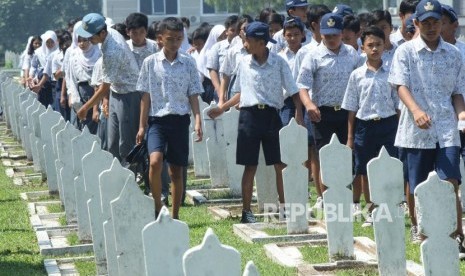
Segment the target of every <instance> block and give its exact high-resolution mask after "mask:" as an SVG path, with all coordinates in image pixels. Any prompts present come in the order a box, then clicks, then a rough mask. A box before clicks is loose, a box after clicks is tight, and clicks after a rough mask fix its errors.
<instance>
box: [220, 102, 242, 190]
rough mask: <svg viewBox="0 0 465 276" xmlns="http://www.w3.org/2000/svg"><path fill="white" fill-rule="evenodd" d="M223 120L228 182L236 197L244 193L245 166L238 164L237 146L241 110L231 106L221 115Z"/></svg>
mask: <svg viewBox="0 0 465 276" xmlns="http://www.w3.org/2000/svg"><path fill="white" fill-rule="evenodd" d="M221 118H222V120H223V126H226V127H225V128H224V140H225V143H226V163H227V168H228V177H229V180H228V183H229V189H230V190H231V193H232V195H233V196H235V197H240V196H241V194H242V187H241V182H242V172H243V171H244V167H243V166H241V165H237V164H236V148H237V129H238V126H239V111H238V110H237V109H236V108H230V109H229V111H227V112H225V113H224V114H223V116H222V117H221Z"/></svg>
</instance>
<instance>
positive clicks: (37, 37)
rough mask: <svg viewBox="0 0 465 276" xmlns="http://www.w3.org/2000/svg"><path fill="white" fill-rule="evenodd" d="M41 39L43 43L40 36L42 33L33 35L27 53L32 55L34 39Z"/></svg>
mask: <svg viewBox="0 0 465 276" xmlns="http://www.w3.org/2000/svg"><path fill="white" fill-rule="evenodd" d="M36 40H39V41H40V43H42V38H40V35H36V36H33V37H32V39H31V43H30V44H29V48H28V49H27V54H28V55H30V56H32V55H33V54H34V46H33V44H34V41H36Z"/></svg>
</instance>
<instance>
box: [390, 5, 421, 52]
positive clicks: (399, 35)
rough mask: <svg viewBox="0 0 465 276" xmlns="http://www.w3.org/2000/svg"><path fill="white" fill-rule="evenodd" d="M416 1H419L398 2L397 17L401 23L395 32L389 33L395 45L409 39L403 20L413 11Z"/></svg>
mask: <svg viewBox="0 0 465 276" xmlns="http://www.w3.org/2000/svg"><path fill="white" fill-rule="evenodd" d="M418 2H420V0H402V2H400V5H399V17H400V21H401V23H402V24H401V26H400V27H399V28H398V29H397V31H396V32H395V33H392V34H391V41H392V43H394V44H395V45H397V46H399V45H401V44H402V43H404V42H405V41H408V40H409V39H408V38H409V36H408V35H407V30H406V24H405V22H406V21H407V19H408V18H409V17H410V16H411V15H412V14H414V13H415V8H416V6H417V4H418Z"/></svg>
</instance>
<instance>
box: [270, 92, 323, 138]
mask: <svg viewBox="0 0 465 276" xmlns="http://www.w3.org/2000/svg"><path fill="white" fill-rule="evenodd" d="M302 114H303V115H304V125H305V127H306V128H307V142H308V146H314V145H315V138H314V136H313V127H312V121H310V117H309V116H308V113H307V112H306V111H305V107H302ZM279 116H280V117H281V122H282V123H283V126H287V125H288V124H289V122H290V121H291V119H292V118H294V116H295V105H294V101H293V100H292V97H288V98H286V99H285V100H284V106H283V107H282V108H281V110H280V111H279Z"/></svg>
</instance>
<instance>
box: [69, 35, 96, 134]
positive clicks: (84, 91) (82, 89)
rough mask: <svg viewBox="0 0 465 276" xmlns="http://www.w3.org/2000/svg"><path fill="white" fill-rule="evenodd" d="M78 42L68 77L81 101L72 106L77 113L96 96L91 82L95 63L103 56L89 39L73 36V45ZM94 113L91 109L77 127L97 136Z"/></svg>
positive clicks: (71, 58)
mask: <svg viewBox="0 0 465 276" xmlns="http://www.w3.org/2000/svg"><path fill="white" fill-rule="evenodd" d="M76 39H77V41H76ZM76 42H77V46H78V47H77V48H75V50H74V54H73V55H72V56H71V57H70V60H69V76H68V79H69V80H70V81H71V83H69V84H68V85H73V86H74V89H76V90H75V91H77V92H78V96H79V101H76V102H73V104H72V108H73V109H74V110H75V111H77V110H79V108H81V106H82V105H83V104H85V103H86V102H87V101H88V100H89V99H90V98H92V96H93V95H94V88H93V87H92V86H91V84H90V82H91V79H92V72H93V70H94V66H95V63H96V62H97V60H98V59H99V58H100V56H101V55H102V53H101V51H100V49H99V47H98V45H93V44H92V43H90V40H89V39H87V38H83V37H80V36H77V35H73V43H76ZM92 112H93V110H92V109H89V111H88V112H87V116H86V119H85V120H83V121H79V120H77V127H78V129H80V130H82V128H83V127H84V126H87V128H88V129H89V131H90V133H92V134H96V133H97V127H98V124H97V122H95V121H93V120H92Z"/></svg>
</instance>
